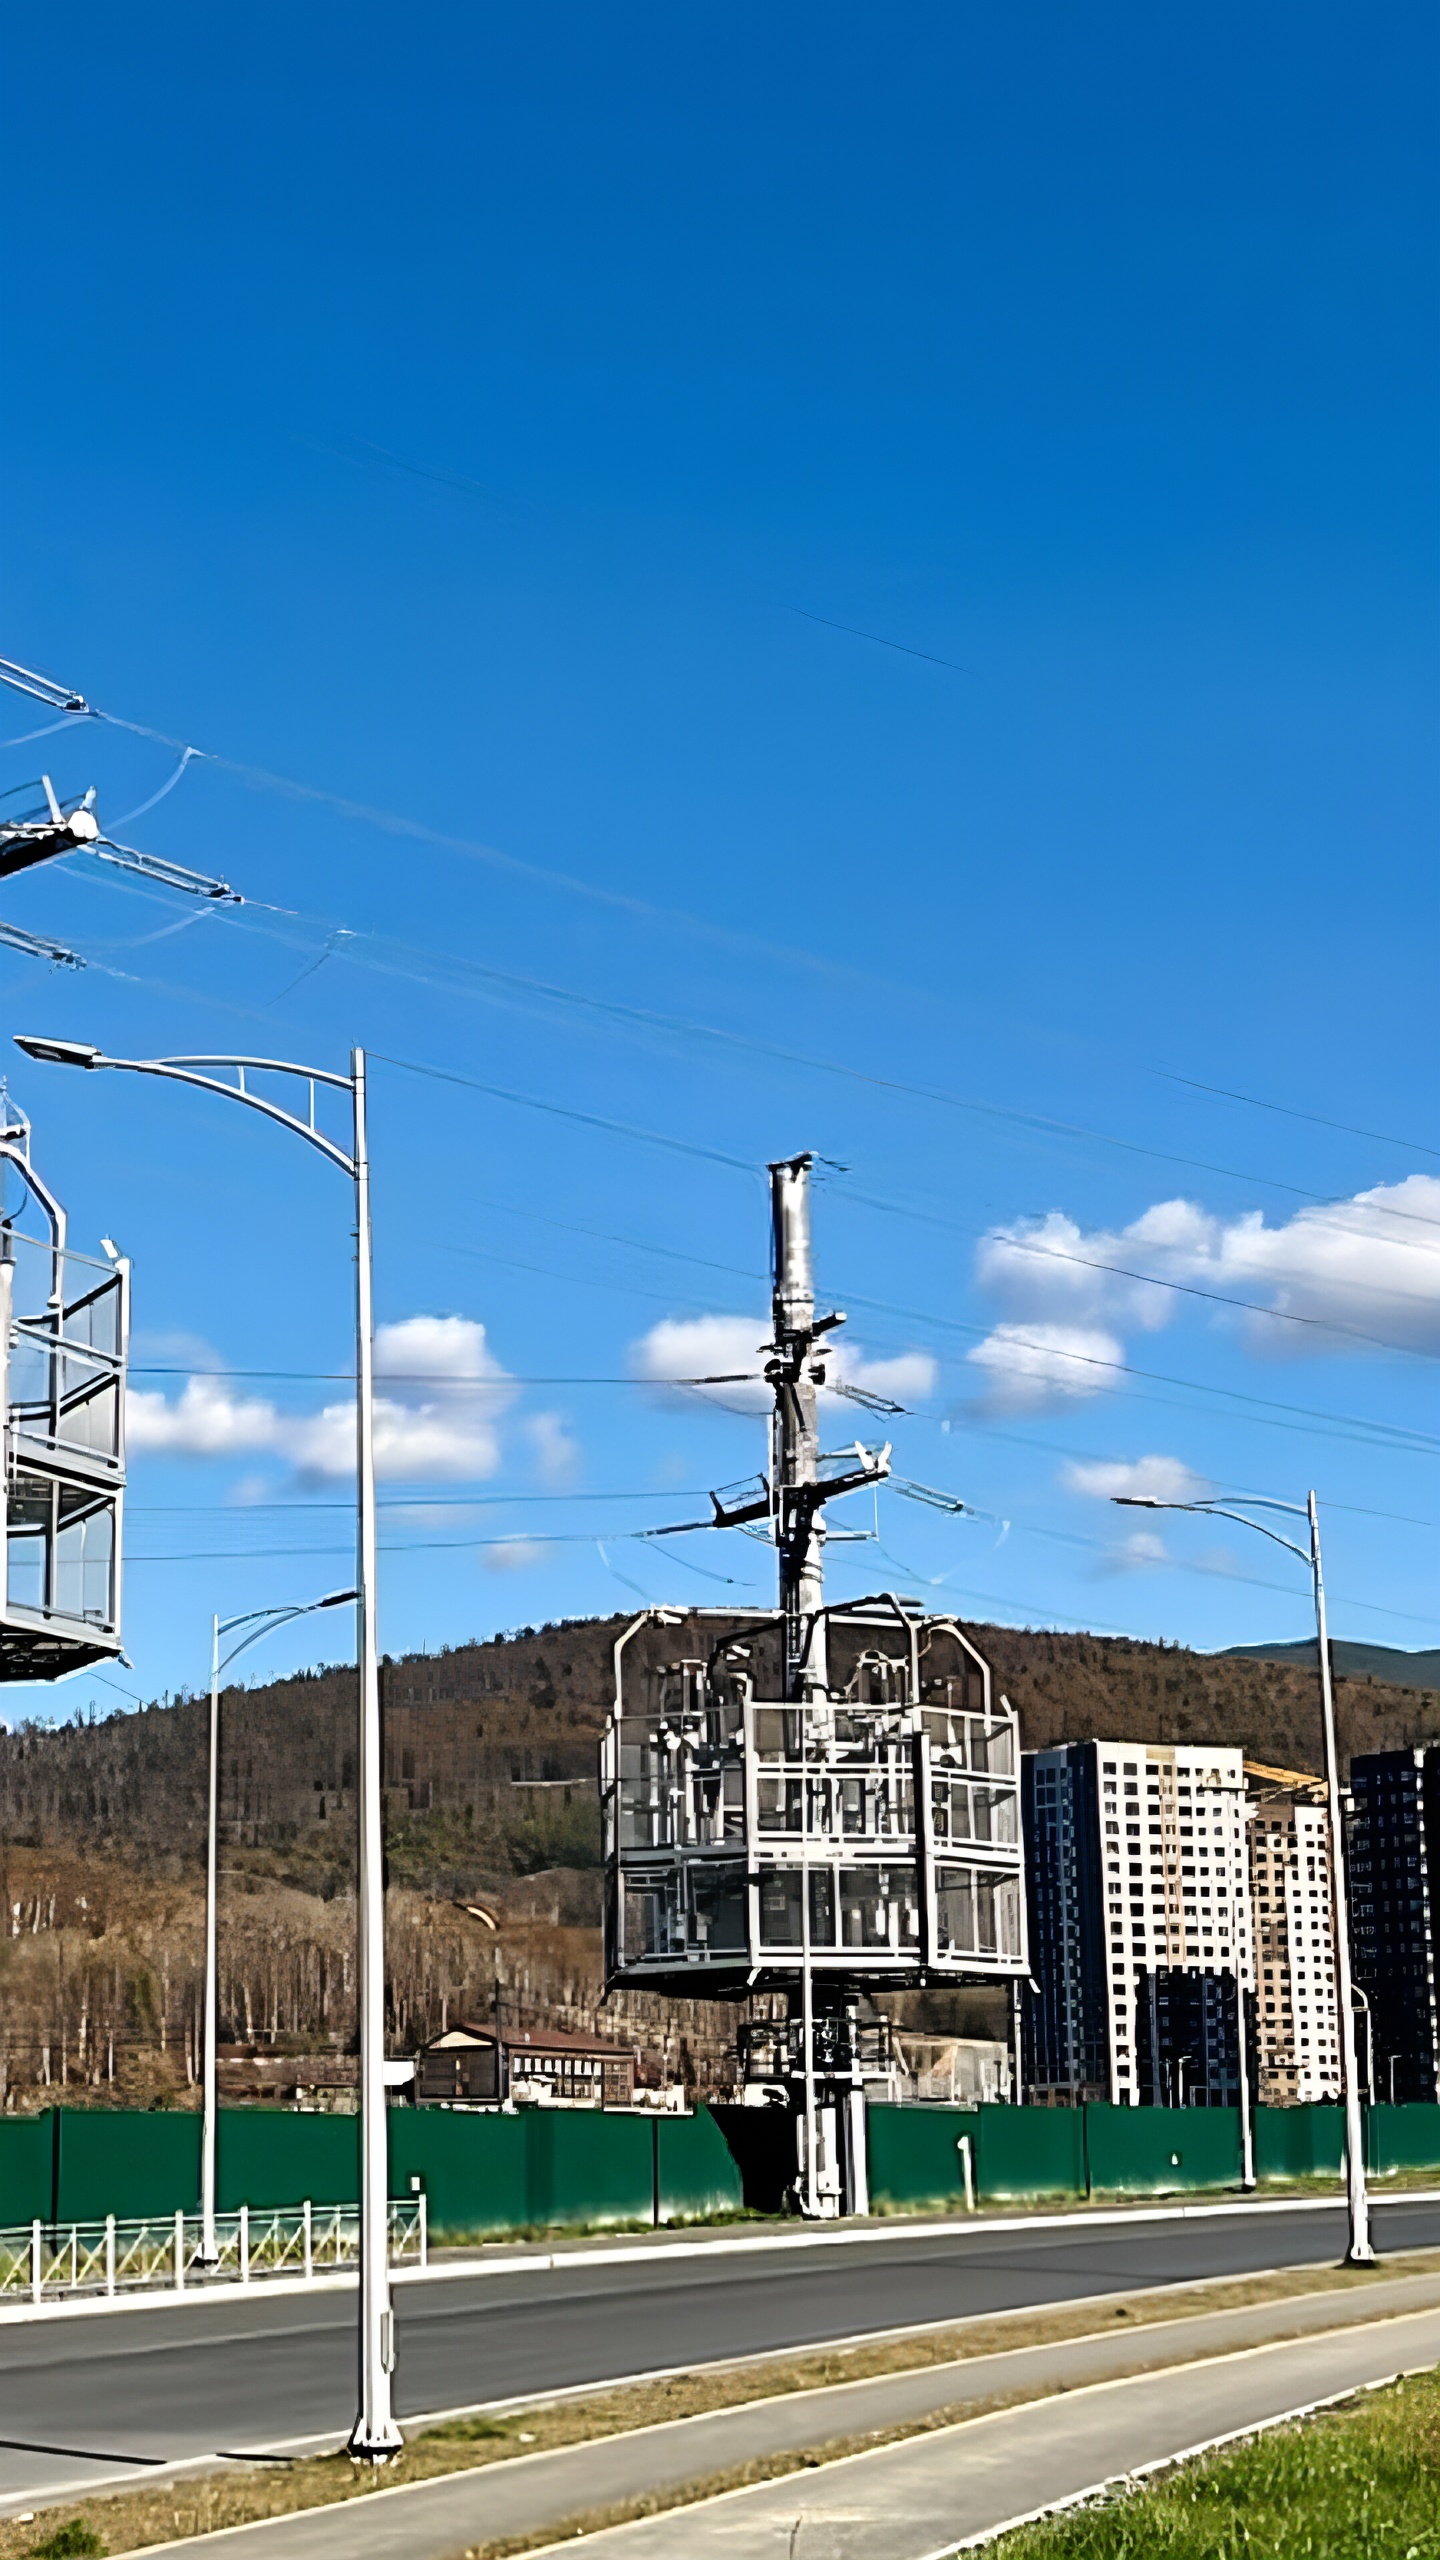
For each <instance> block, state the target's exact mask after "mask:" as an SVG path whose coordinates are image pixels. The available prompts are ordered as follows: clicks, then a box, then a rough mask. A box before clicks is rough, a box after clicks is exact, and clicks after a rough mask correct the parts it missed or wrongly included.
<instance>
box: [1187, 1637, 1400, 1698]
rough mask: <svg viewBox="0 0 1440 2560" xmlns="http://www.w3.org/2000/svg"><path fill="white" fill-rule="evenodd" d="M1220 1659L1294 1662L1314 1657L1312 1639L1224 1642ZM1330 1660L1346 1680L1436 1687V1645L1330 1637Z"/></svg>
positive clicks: (1309, 1659) (1310, 1660)
mask: <svg viewBox="0 0 1440 2560" xmlns="http://www.w3.org/2000/svg"><path fill="white" fill-rule="evenodd" d="M1218 1659H1219V1660H1220V1661H1221V1662H1294V1663H1300V1664H1304V1663H1307V1662H1312V1663H1313V1661H1314V1659H1315V1639H1314V1637H1313V1636H1301V1637H1300V1639H1299V1641H1298V1642H1297V1643H1295V1644H1227V1645H1226V1646H1225V1648H1224V1650H1223V1652H1222V1653H1221V1654H1220V1655H1219V1656H1218ZM1330 1659H1331V1662H1332V1663H1333V1665H1334V1668H1335V1670H1336V1672H1337V1674H1339V1675H1340V1676H1342V1677H1343V1678H1345V1679H1347V1680H1390V1681H1393V1682H1394V1684H1395V1686H1396V1688H1397V1689H1440V1646H1432V1647H1431V1648H1430V1649H1429V1650H1428V1651H1422V1652H1419V1653H1406V1652H1404V1651H1403V1650H1402V1648H1401V1647H1400V1646H1399V1645H1395V1644H1351V1643H1350V1642H1349V1641H1348V1640H1347V1639H1346V1638H1344V1637H1341V1636H1332V1637H1331V1639H1330Z"/></svg>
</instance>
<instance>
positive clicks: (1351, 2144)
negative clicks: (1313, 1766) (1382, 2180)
mask: <svg viewBox="0 0 1440 2560" xmlns="http://www.w3.org/2000/svg"><path fill="white" fill-rule="evenodd" d="M1305 1516H1306V1518H1307V1520H1308V1521H1309V1524H1310V1573H1311V1578H1312V1581H1313V1583H1314V1586H1315V1640H1316V1644H1317V1646H1318V1649H1319V1654H1320V1714H1321V1721H1322V1726H1323V1735H1322V1739H1323V1741H1324V1745H1325V1795H1326V1809H1327V1811H1328V1814H1329V1817H1330V1926H1331V1932H1332V1935H1333V1937H1334V1940H1335V1999H1336V2005H1337V2007H1338V2009H1339V2013H1340V2014H1339V2019H1338V2024H1339V2028H1340V2085H1341V2090H1342V2092H1343V2095H1344V2099H1345V2193H1346V2201H1347V2203H1348V2205H1349V2210H1350V2246H1349V2248H1348V2250H1347V2251H1346V2257H1347V2260H1348V2262H1349V2264H1350V2265H1351V2266H1368V2265H1369V2264H1370V2262H1371V2261H1372V2259H1373V2258H1374V2255H1375V2249H1374V2244H1373V2242H1372V2240H1371V2238H1370V2195H1369V2189H1368V2187H1367V2185H1366V2181H1365V2123H1364V2118H1363V2117H1362V2115H1361V2113H1360V2070H1359V2060H1358V2056H1357V2054H1356V2051H1355V2009H1354V2002H1353V1997H1352V1991H1351V1973H1350V1897H1349V1893H1348V1891H1347V1889H1346V1875H1345V1808H1344V1806H1343V1804H1342V1803H1341V1801H1340V1752H1339V1748H1338V1745H1337V1743H1336V1738H1335V1690H1334V1686H1333V1683H1332V1681H1331V1677H1330V1630H1329V1627H1328V1626H1327V1624H1326V1619H1325V1576H1324V1573H1323V1571H1322V1568H1321V1563H1320V1512H1319V1507H1318V1505H1317V1503H1316V1500H1315V1494H1314V1489H1313V1487H1312V1489H1311V1491H1310V1493H1309V1494H1308V1495H1307V1496H1306V1501H1305Z"/></svg>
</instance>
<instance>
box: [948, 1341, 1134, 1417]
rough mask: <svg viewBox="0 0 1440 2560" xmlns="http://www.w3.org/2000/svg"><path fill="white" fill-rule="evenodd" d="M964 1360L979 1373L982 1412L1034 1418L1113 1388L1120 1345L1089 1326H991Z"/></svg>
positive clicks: (1121, 1353) (1122, 1350) (1122, 1347)
mask: <svg viewBox="0 0 1440 2560" xmlns="http://www.w3.org/2000/svg"><path fill="white" fill-rule="evenodd" d="M966 1357H967V1359H968V1360H970V1361H971V1363H972V1364H973V1365H974V1366H975V1367H976V1368H978V1369H980V1370H981V1371H982V1372H983V1373H984V1377H985V1382H986V1383H985V1389H984V1392H983V1394H982V1396H981V1398H980V1402H981V1404H982V1406H983V1407H984V1409H985V1410H986V1411H987V1412H989V1413H1039V1412H1041V1411H1042V1410H1043V1408H1044V1407H1045V1406H1047V1405H1056V1404H1074V1403H1078V1402H1080V1401H1081V1400H1083V1398H1085V1397H1086V1396H1097V1395H1102V1394H1103V1393H1104V1391H1105V1389H1106V1388H1107V1387H1113V1385H1114V1384H1115V1371H1116V1369H1117V1366H1118V1365H1119V1363H1120V1362H1121V1361H1123V1359H1124V1357H1125V1345H1124V1344H1123V1342H1121V1341H1120V1339H1119V1337H1118V1335H1116V1334H1113V1333H1105V1332H1103V1331H1101V1329H1100V1328H1099V1327H1098V1326H1094V1325H1078V1324H997V1326H996V1327H995V1330H994V1332H993V1333H991V1334H989V1335H987V1337H986V1339H985V1340H984V1341H983V1342H980V1343H977V1344H976V1346H975V1349H974V1350H973V1351H971V1352H967V1354H966Z"/></svg>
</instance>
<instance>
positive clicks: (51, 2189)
mask: <svg viewBox="0 0 1440 2560" xmlns="http://www.w3.org/2000/svg"><path fill="white" fill-rule="evenodd" d="M54 2198H55V2117H54V2115H53V2114H49V2113H47V2114H45V2115H43V2116H0V2223H7V2222H8V2223H11V2224H14V2223H17V2222H34V2221H36V2220H39V2221H41V2222H47V2221H48V2220H49V2219H50V2216H51V2212H52V2208H53V2205H54Z"/></svg>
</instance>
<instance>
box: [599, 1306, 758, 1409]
mask: <svg viewBox="0 0 1440 2560" xmlns="http://www.w3.org/2000/svg"><path fill="white" fill-rule="evenodd" d="M765 1340H766V1325H765V1319H764V1317H763V1316H664V1317H662V1319H661V1321H660V1323H659V1324H652V1326H651V1327H650V1330H649V1332H648V1333H646V1334H642V1335H641V1337H640V1340H639V1341H638V1342H633V1343H632V1344H631V1346H630V1366H631V1368H632V1369H633V1371H634V1373H635V1375H636V1377H637V1378H649V1379H652V1380H653V1381H654V1382H655V1383H656V1384H657V1385H659V1386H663V1385H664V1384H666V1382H667V1381H669V1380H670V1379H672V1378H724V1379H727V1380H728V1381H730V1383H729V1384H727V1385H725V1386H723V1387H722V1386H717V1387H713V1388H705V1389H701V1390H700V1392H701V1393H702V1394H705V1395H707V1396H709V1398H710V1399H711V1401H713V1402H714V1403H717V1404H725V1405H731V1406H738V1407H739V1408H740V1409H741V1411H742V1412H745V1413H768V1412H769V1410H770V1389H769V1388H768V1386H767V1385H766V1383H765V1376H764V1370H765V1354H764V1350H763V1345H764V1343H765ZM737 1382H738V1383H737ZM675 1392H676V1393H677V1395H678V1396H679V1397H680V1398H681V1399H682V1400H683V1401H684V1402H685V1403H687V1404H688V1403H689V1402H690V1401H691V1400H692V1396H693V1394H694V1390H693V1389H689V1388H684V1387H682V1388H679V1389H677V1390H676V1391H675Z"/></svg>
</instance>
